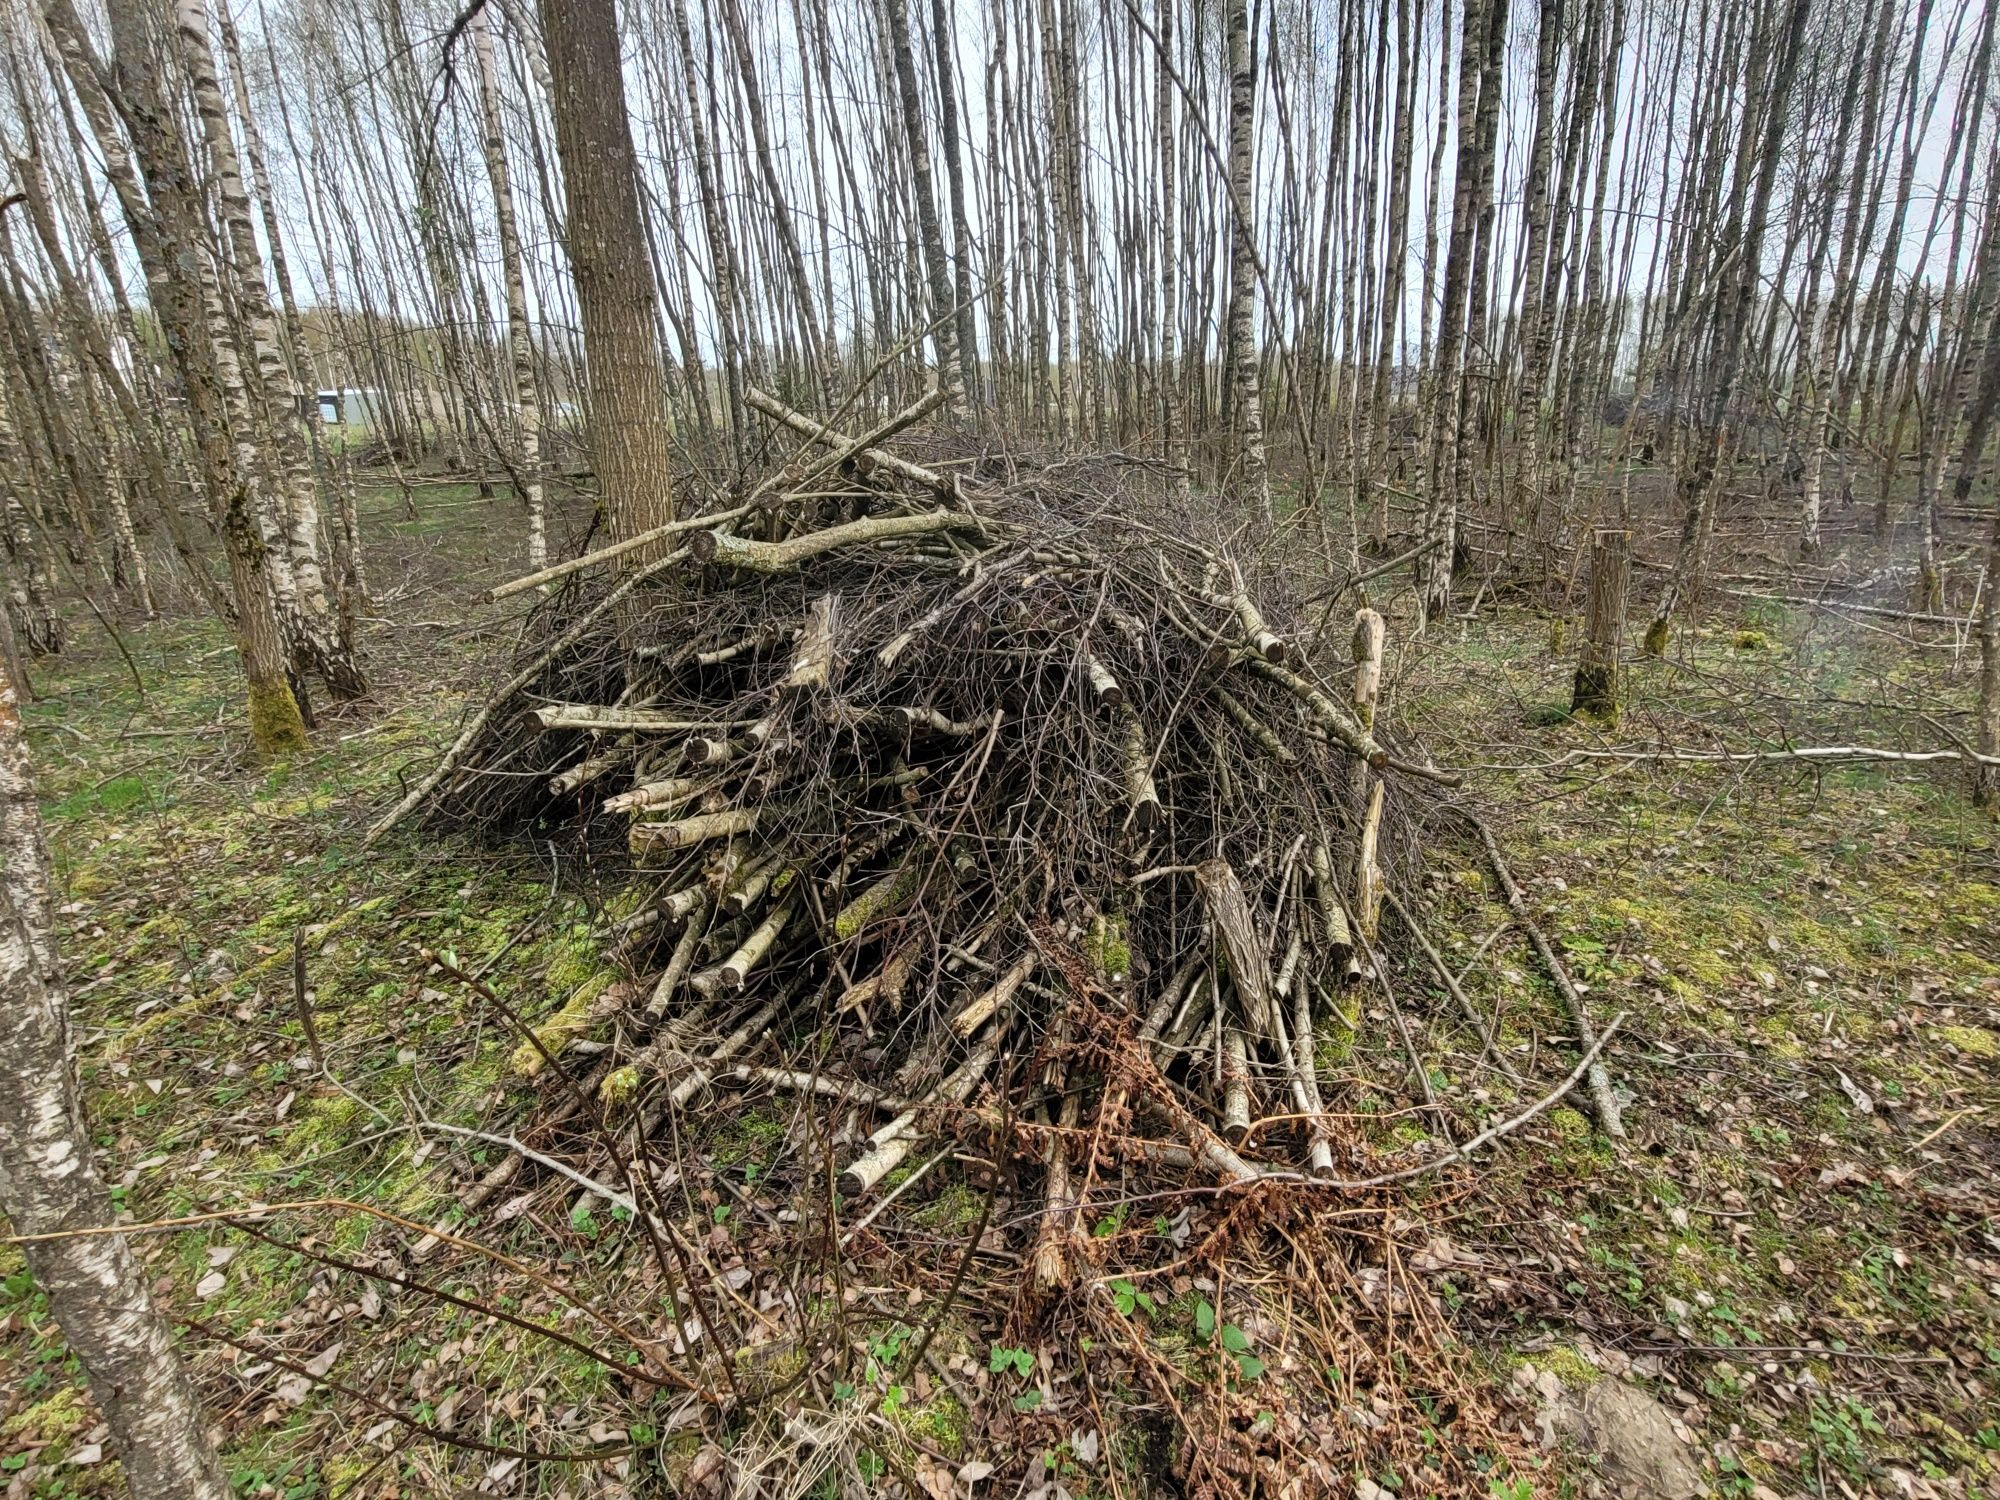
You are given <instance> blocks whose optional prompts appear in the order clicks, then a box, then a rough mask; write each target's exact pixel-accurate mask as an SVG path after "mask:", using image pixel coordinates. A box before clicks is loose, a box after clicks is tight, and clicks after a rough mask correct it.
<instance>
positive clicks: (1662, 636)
mask: <svg viewBox="0 0 2000 1500" xmlns="http://www.w3.org/2000/svg"><path fill="white" fill-rule="evenodd" d="M1672 630H1673V627H1672V625H1670V624H1669V623H1668V622H1667V621H1665V620H1655V621H1653V622H1652V624H1650V625H1648V626H1647V627H1646V636H1645V639H1644V640H1643V641H1642V642H1641V643H1640V644H1641V645H1643V646H1644V647H1645V651H1646V654H1647V655H1648V656H1665V655H1666V654H1667V640H1668V638H1669V636H1670V635H1671V633H1672Z"/></svg>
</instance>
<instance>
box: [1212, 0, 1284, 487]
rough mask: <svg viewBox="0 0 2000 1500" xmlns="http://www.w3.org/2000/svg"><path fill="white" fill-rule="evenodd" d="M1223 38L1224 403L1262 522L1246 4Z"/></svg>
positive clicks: (1253, 107) (1229, 17)
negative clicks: (1226, 173) (1226, 158)
mask: <svg viewBox="0 0 2000 1500" xmlns="http://www.w3.org/2000/svg"><path fill="white" fill-rule="evenodd" d="M1224 25H1225V26H1226V27H1227V29H1228V33H1229V346H1230V350H1231V354H1232V359H1231V370H1230V377H1231V384H1230V400H1231V404H1232V406H1233V408H1234V416H1235V418H1236V427H1237V431H1238V433H1239V434H1240V436H1241V447H1240V450H1239V451H1240V454H1241V458H1242V478H1243V484H1244V487H1245V488H1246V489H1247V490H1248V491H1249V493H1250V496H1251V498H1252V500H1254V501H1255V503H1256V505H1257V508H1258V510H1259V512H1260V513H1261V514H1262V515H1263V517H1264V519H1265V521H1266V522H1269V521H1271V520H1273V519H1274V516H1273V512H1272V509H1271V473H1270V467H1269V464H1268V463H1267V462H1266V459H1265V456H1264V400H1263V393H1262V391H1261V390H1260V388H1259V378H1258V377H1259V371H1258V356H1257V199H1256V194H1255V191H1254V184H1253V182H1252V178H1251V170H1250V169H1251V158H1252V148H1253V146H1254V136H1255V134H1256V125H1257V97H1256V77H1255V75H1254V74H1253V73H1252V71H1251V63H1250V6H1249V0H1228V4H1227V6H1226V15H1225V18H1224Z"/></svg>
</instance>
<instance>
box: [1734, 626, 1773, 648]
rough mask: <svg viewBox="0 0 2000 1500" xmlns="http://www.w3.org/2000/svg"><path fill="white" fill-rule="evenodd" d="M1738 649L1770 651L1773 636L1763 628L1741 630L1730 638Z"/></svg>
mask: <svg viewBox="0 0 2000 1500" xmlns="http://www.w3.org/2000/svg"><path fill="white" fill-rule="evenodd" d="M1729 644H1730V645H1731V646H1733V647H1735V648H1736V649H1737V650H1738V651H1769V650H1770V649H1771V638H1770V637H1769V636H1768V635H1766V634H1764V632H1763V631H1761V630H1739V631H1737V632H1736V633H1735V634H1733V635H1732V636H1730V638H1729Z"/></svg>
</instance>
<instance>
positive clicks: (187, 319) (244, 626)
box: [46, 0, 306, 754]
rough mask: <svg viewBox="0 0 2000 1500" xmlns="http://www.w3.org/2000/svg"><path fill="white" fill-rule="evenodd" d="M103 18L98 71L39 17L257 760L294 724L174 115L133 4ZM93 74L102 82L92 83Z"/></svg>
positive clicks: (188, 168)
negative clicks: (170, 365)
mask: <svg viewBox="0 0 2000 1500" xmlns="http://www.w3.org/2000/svg"><path fill="white" fill-rule="evenodd" d="M106 10H107V13H108V15H109V17H110V22H111V36H112V42H113V47H114V54H113V65H112V67H110V68H106V67H105V65H104V64H103V63H102V62H100V61H99V60H98V59H97V58H96V57H95V56H94V55H93V54H92V53H91V51H90V48H89V43H88V42H87V41H86V40H85V33H84V30H83V26H82V23H81V22H80V21H79V20H78V19H77V17H76V13H75V11H74V10H73V9H71V6H70V0H47V12H46V14H47V17H48V20H49V24H50V28H51V30H52V31H53V32H54V34H55V37H56V39H57V42H58V44H59V47H60V49H61V56H62V61H63V66H64V70H65V72H66V73H67V74H68V76H69V80H70V83H71V86H72V87H73V88H74V89H75V90H76V93H77V96H78V98H79V100H80V102H81V103H82V104H83V108H84V114H85V117H86V118H87V119H88V120H89V121H90V125H91V128H92V131H93V132H94V133H95V135H96V136H97V141H98V147H99V150H100V151H101V152H102V154H103V157H104V161H105V165H106V168H107V170H108V173H109V175H110V177H111V182H112V186H113V188H114V190H115V191H116V192H117V194H118V198H119V202H120V205H121V207H122V208H123V209H124V212H125V218H126V223H127V225H128V227H129V228H130V229H131V231H132V239H133V243H134V247H135V249H136V250H137V252H138V258H139V261H140V264H141V266H142V268H143V269H144V270H145V273H146V284H147V288H148V290H149V292H150V293H151V302H152V307H153V312H154V315H155V316H156V317H157V318H158V319H159V321H160V324H161V327H162V329H163V331H164V332H165V334H166V342H167V347H168V350H169V352H170V354H171V355H172V357H173V360H174V364H175V368H176V371H177V373H178V374H179V375H180V377H181V383H182V386H183V389H184V392H185V395H186V399H187V408H188V414H189V417H190V419H191V421H192V424H193V427H194V436H195V447H196V451H197V454H198V456H199V460H200V466H201V477H202V482H203V486H204V488H205V489H206V490H207V492H208V497H209V503H210V505H211V507H212V511H213V514H214V516H215V521H216V526H217V528H218V529H219V530H220V531H221V533H222V536H223V541H224V551H225V553H226V554H227V556H228V559H229V575H230V584H231V587H232V590H233V592H234V594H235V597H236V618H235V622H234V623H235V627H236V647H237V654H238V657H239V658H240V660H241V661H242V665H243V677H244V682H245V685H246V687H247V689H248V696H249V719H250V737H251V742H252V744H253V745H254V746H255V747H256V749H257V750H258V751H259V752H260V753H263V754H282V753H285V752H288V751H291V750H298V749H303V748H304V747H305V744H306V732H305V721H304V719H303V718H302V717H301V715H300V713H299V704H298V700H297V699H296V698H294V697H293V695H292V688H291V683H290V681H289V680H288V678H287V675H286V670H285V647H284V638H283V636H282V635H281V634H280V632H279V629H278V621H277V616H276V614H275V613H274V612H273V609H272V599H271V582H270V572H269V563H268V556H267V553H266V551H265V546H264V539H263V536H262V534H261V533H260V531H259V530H258V526H257V520H256V515H255V511H256V506H255V502H254V499H253V496H252V494H251V490H250V485H251V483H252V480H253V476H252V475H251V474H250V473H249V472H247V471H244V470H241V469H239V466H238V462H237V452H236V450H235V447H234V445H233V444H232V442H231V438H230V431H229V427H230V422H229V413H228V407H227V403H226V401H225V398H224V394H223V381H222V376H221V373H220V362H221V355H222V353H223V351H222V350H220V349H219V348H218V347H217V346H216V345H215V343H214V342H213V339H212V331H211V329H210V326H209V322H208V316H207V311H206V309H205V308H204V306H203V297H202V290H201V286H200V284H199V274H198V273H197V272H196V271H194V270H192V269H190V267H189V265H188V262H189V261H195V262H196V263H197V264H198V263H199V260H200V252H199V250H197V249H195V248H194V247H197V246H199V245H201V244H203V243H204V242H205V238H206V236H205V231H204V228H203V226H202V223H201V214H200V206H199V205H200V199H199V195H198V191H197V189H196V187H195V183H194V177H193V171H192V164H191V162H190V160H189V158H188V155H187V149H186V146H185V144H184V143H183V141H182V139H181V136H180V132H179V124H178V121H177V118H176V116H175V114H174V112H173V111H171V110H170V109H169V108H168V107H167V104H166V101H165V99H164V98H163V97H162V96H161V94H160V92H159V88H158V80H159V78H160V76H161V71H162V70H161V67H160V54H159V51H158V50H157V48H156V46H155V44H154V42H153V40H152V39H151V38H149V36H148V32H147V27H146V22H145V17H144V15H143V13H142V12H141V11H140V10H139V6H138V0H111V3H109V4H108V5H107V6H106ZM101 78H102V79H108V85H105V86H100V83H99V80H100V79H101ZM114 100H115V101H116V103H117V106H118V108H119V109H120V111H121V112H122V114H123V117H124V122H125V125H126V127H127V128H128V129H129V130H130V132H131V139H132V149H131V152H130V154H128V153H127V151H126V148H125V146H124V144H123V141H122V139H121V137H120V135H119V133H118V127H117V124H116V123H115V122H114V121H113V119H112V116H111V103H112V101H114ZM135 157H136V159H137V162H138V168H137V174H135V172H134V168H133V159H134V158H135ZM139 176H143V178H144V180H145V188H144V190H143V191H142V190H141V188H140V185H139V180H138V179H139ZM170 247H172V248H171V250H170Z"/></svg>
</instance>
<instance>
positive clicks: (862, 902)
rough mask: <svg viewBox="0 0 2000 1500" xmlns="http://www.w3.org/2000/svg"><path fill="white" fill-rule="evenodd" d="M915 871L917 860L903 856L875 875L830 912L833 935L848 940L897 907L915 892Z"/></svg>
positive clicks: (917, 869) (918, 871)
mask: <svg viewBox="0 0 2000 1500" xmlns="http://www.w3.org/2000/svg"><path fill="white" fill-rule="evenodd" d="M919 874H920V867H919V864H918V862H917V861H916V860H915V859H908V858H906V859H904V860H903V861H902V862H901V863H900V864H898V865H897V866H896V868H895V869H893V870H891V871H889V872H888V873H887V874H885V875H882V876H879V877H878V878H877V879H876V880H875V881H874V883H873V884H871V885H869V886H868V887H867V888H866V889H865V890H863V891H862V892H861V894H860V895H858V896H856V897H855V898H854V899H853V900H852V901H850V902H848V903H847V905H845V906H843V907H842V908H841V909H840V910H839V911H838V912H836V913H835V914H834V918H833V936H834V939H835V940H836V941H837V942H843V943H845V942H848V941H850V940H851V939H852V938H854V937H855V936H856V935H857V934H859V933H860V932H861V931H863V930H864V929H865V928H867V927H868V926H870V925H871V924H872V923H875V922H879V921H881V920H882V919H883V918H884V917H887V916H892V915H893V914H894V913H896V912H897V911H899V910H901V908H902V906H903V904H904V903H905V902H906V901H908V900H909V899H910V897H912V896H914V895H915V894H916V892H917V880H918V876H919Z"/></svg>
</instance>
